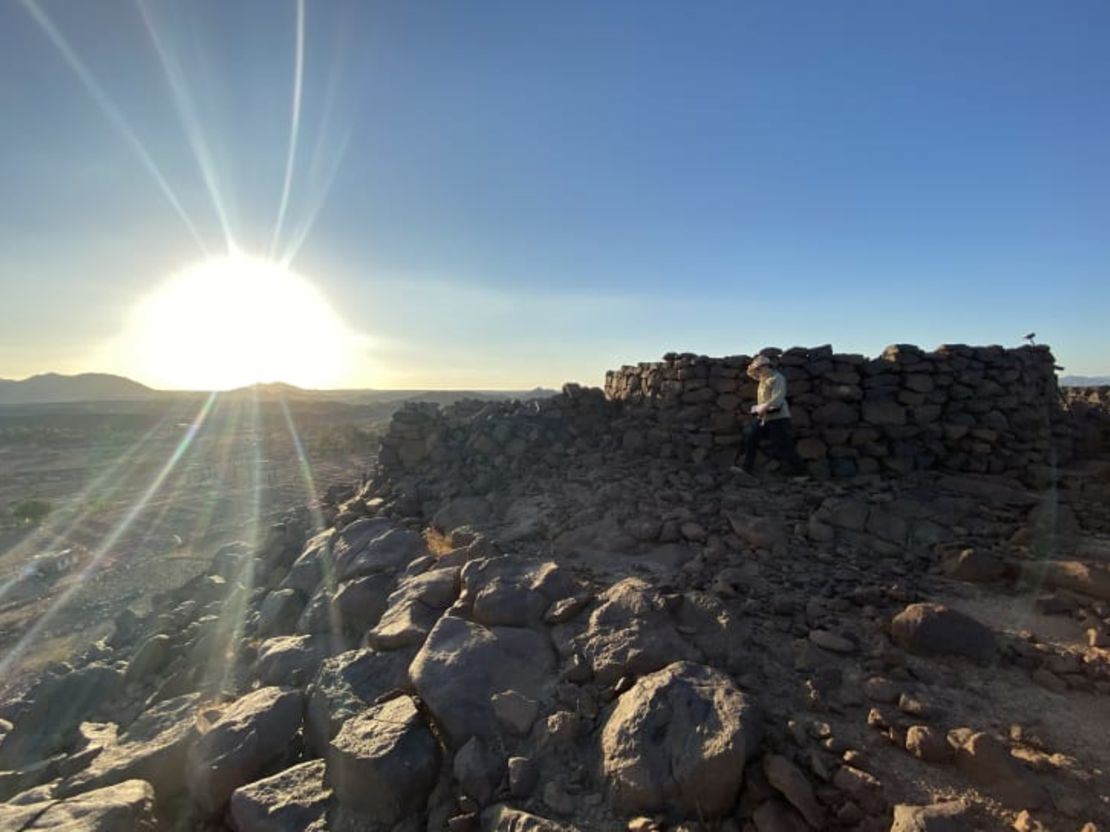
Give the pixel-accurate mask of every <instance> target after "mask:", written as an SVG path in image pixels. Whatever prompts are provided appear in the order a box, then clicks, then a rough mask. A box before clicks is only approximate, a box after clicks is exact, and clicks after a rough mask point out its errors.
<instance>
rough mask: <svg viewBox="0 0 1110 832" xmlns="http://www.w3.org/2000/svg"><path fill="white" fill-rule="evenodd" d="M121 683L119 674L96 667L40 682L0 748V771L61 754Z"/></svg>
mask: <svg viewBox="0 0 1110 832" xmlns="http://www.w3.org/2000/svg"><path fill="white" fill-rule="evenodd" d="M122 681H123V676H122V674H121V673H120V672H119V671H118V670H116V669H115V668H111V667H105V666H104V665H98V664H94V665H89V666H88V667H84V668H82V669H80V670H75V671H72V672H70V673H66V674H65V675H60V676H48V677H46V678H45V679H43V681H41V682H39V684H38V685H36V686H35V688H34V689H33V690H32V691H31V693H30V695H29V697H28V698H29V699H30V700H31V704H30V706H29V707H28V708H27V709H26V710H24V711H23V712H22V713H21V714H20V715H19V719H18V720H16V721H15V723H14V724H13V726H12V729H11V731H9V732H8V734H7V736H5V737H4V741H3V743H2V744H0V769H9V770H12V769H20V768H25V767H26V766H28V765H29V764H31V763H34V762H36V761H38V760H41V759H44V758H46V757H49V756H50V755H51V754H53V753H55V752H57V751H62V750H64V749H65V747H66V746H67V745H68V744H69V742H70V741H71V740H72V739H73V737H74V736H75V735H76V732H77V728H78V726H79V725H80V724H81V723H82V722H84V721H86V720H88V719H89V718H90V717H92V716H94V715H96V714H97V713H98V712H99V710H100V709H101V708H102V707H103V706H104V705H106V704H108V703H112V702H113V701H114V697H115V695H116V694H117V692H118V691H119V690H120V688H121V686H122Z"/></svg>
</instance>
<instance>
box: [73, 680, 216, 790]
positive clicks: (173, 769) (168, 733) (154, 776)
mask: <svg viewBox="0 0 1110 832" xmlns="http://www.w3.org/2000/svg"><path fill="white" fill-rule="evenodd" d="M199 704H200V694H198V693H190V694H186V695H185V696H179V697H176V698H174V699H166V700H163V701H161V702H159V703H157V704H156V705H154V706H153V707H152V708H149V709H148V710H146V711H144V712H143V713H142V714H141V715H140V716H139V718H138V719H136V720H135V721H134V722H133V723H131V725H129V726H128V727H127V730H126V731H124V732H123V734H121V735H120V736H119V738H118V740H117V742H116V743H114V744H112V745H109V746H108V747H107V748H105V749H104V750H103V751H102V752H101V753H100V754H99V755H98V756H97V757H96V758H95V759H94V760H93V761H92V763H91V764H90V765H89V767H88V768H87V769H85V770H84V771H82V772H79V773H78V774H75V775H74V776H73V777H71V778H70V779H68V780H65V781H63V782H62V783H61V785H59V787H58V793H59V795H63V796H64V795H72V794H78V793H80V792H87V791H89V790H91V789H98V788H102V787H104V786H110V785H115V784H116V783H122V782H123V781H125V780H145V781H147V782H148V783H150V784H151V785H152V786H153V787H154V790H155V793H156V794H157V796H158V799H159V800H160V801H161V800H163V799H166V798H168V797H170V796H172V795H173V794H174V793H176V792H178V791H181V790H183V789H184V787H185V784H184V780H183V778H182V772H183V771H184V770H185V761H186V754H187V752H188V748H189V745H190V744H191V743H192V741H193V738H194V737H195V736H196V711H197V707H198V705H199Z"/></svg>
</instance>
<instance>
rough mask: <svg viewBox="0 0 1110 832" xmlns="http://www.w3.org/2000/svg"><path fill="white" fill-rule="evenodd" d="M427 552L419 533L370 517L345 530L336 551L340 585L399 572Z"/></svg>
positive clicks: (334, 554) (337, 543)
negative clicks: (347, 581) (363, 578)
mask: <svg viewBox="0 0 1110 832" xmlns="http://www.w3.org/2000/svg"><path fill="white" fill-rule="evenodd" d="M427 551H428V549H427V545H426V544H425V542H424V538H423V537H421V536H420V535H419V534H418V533H416V532H414V531H410V530H408V529H399V528H396V527H395V526H393V525H392V523H391V521H389V520H384V519H382V518H370V517H366V518H363V519H361V520H356V521H355V522H354V523H352V524H351V525H349V526H347V528H345V529H343V531H341V532H340V533H339V534H338V535H336V538H335V544H334V545H333V547H332V552H333V557H334V560H335V568H336V575H337V578H338V579H339V580H340V581H346V580H350V579H351V578H357V577H360V576H362V575H371V574H374V573H376V572H391V571H396V570H398V569H401V568H402V567H404V566H406V565H407V564H408V562H409V561H411V560H413V559H414V558H417V557H419V556H420V555H424V554H427Z"/></svg>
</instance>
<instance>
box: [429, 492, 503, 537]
mask: <svg viewBox="0 0 1110 832" xmlns="http://www.w3.org/2000/svg"><path fill="white" fill-rule="evenodd" d="M492 513H493V507H492V506H491V505H490V502H489V500H487V499H486V498H485V497H456V498H455V499H453V500H448V501H447V503H445V504H444V505H443V507H442V508H440V509H439V511H437V512H436V513H435V515H434V516H433V517H432V525H433V526H435V527H436V528H437V529H439V530H440V531H441V532H443V533H444V534H450V533H451V532H452V531H454V530H455V529H457V528H459V527H460V526H476V525H478V524H480V523H484V522H485V521H486V520H488V519H489V517H490V515H491V514H492Z"/></svg>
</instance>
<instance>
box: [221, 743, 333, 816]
mask: <svg viewBox="0 0 1110 832" xmlns="http://www.w3.org/2000/svg"><path fill="white" fill-rule="evenodd" d="M329 797H331V789H329V788H328V787H327V786H325V785H324V761H323V760H310V761H308V762H307V763H301V764H300V765H297V766H293V767H292V768H287V769H285V771H282V772H278V773H277V774H275V775H273V776H272V777H266V778H263V779H262V780H256V781H255V782H253V783H250V784H248V785H246V786H240V787H239V788H238V789H236V790H235V791H234V792H233V793H232V795H231V822H232V825H233V826H234V828H235V830H236V832H304V830H307V829H311V828H313V824H322V819H323V817H324V813H325V812H326V811H327V806H328V798H329ZM320 828H321V829H322V828H323V826H322V825H321V826H320Z"/></svg>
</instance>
